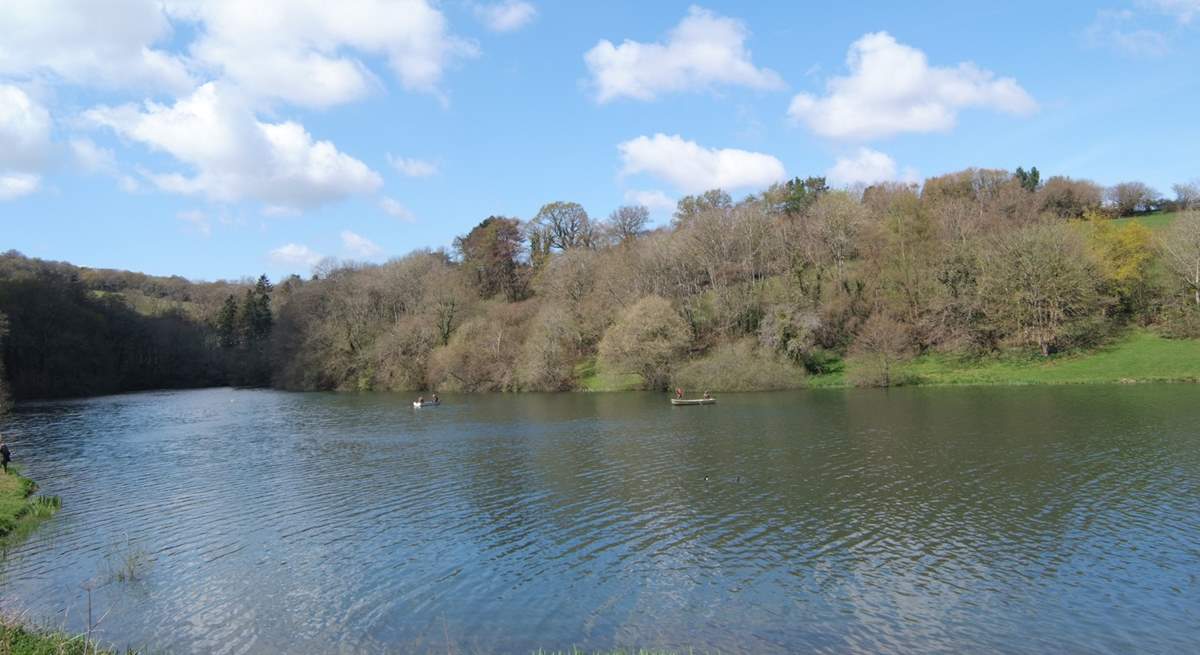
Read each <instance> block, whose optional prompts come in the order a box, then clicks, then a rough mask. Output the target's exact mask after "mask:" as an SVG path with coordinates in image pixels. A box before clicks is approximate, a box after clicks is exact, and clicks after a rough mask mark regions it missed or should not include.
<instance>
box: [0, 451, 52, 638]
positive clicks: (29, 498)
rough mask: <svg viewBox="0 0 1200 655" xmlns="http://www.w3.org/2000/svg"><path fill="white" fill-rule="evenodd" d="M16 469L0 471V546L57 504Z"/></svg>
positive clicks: (26, 530)
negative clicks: (37, 494) (40, 493)
mask: <svg viewBox="0 0 1200 655" xmlns="http://www.w3.org/2000/svg"><path fill="white" fill-rule="evenodd" d="M17 471H18V469H17V467H15V466H10V467H9V473H8V475H5V474H4V473H0V545H3V544H4V543H7V542H9V541H11V540H13V539H17V538H20V537H23V536H25V535H26V534H28V533H29V532H30V531H32V530H33V528H34V527H36V526H37V525H38V524H39V523H41V522H42V521H44V520H46V519H48V518H50V517H51V516H53V515H54V513H55V512H57V511H58V508H59V506H60V503H59V500H58V498H57V497H56V496H34V495H33V493H34V492H35V491H37V484H35V483H34V481H33V480H30V479H29V478H26V477H24V476H22V475H20V474H19V473H18V472H17ZM2 653H3V651H0V655H2Z"/></svg>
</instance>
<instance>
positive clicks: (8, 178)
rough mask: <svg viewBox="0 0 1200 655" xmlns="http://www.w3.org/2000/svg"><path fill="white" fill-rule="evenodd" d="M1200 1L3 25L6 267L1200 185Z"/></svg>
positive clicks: (63, 13) (46, 4)
mask: <svg viewBox="0 0 1200 655" xmlns="http://www.w3.org/2000/svg"><path fill="white" fill-rule="evenodd" d="M1198 37H1200V0H1124V1H1119V0H1118V1H1114V2H1111V3H1101V4H1093V3H1085V2H1059V3H1045V2H1037V3H1034V2H1012V3H882V2H880V3H873V4H864V5H863V6H859V7H855V8H854V9H846V8H845V7H842V6H834V5H828V4H826V5H812V6H804V5H803V4H802V3H791V2H789V3H783V2H780V3H767V2H761V3H735V2H705V3H700V4H692V3H687V2H666V1H658V2H652V3H647V2H615V1H609V2H604V3H584V2H549V1H545V0H528V1H521V0H504V1H502V2H471V1H465V0H464V1H450V0H445V1H443V2H433V1H431V0H395V1H388V0H345V1H344V2H340V3H320V2H311V3H310V2H290V3H289V2H285V1H284V0H269V1H263V2H258V3H243V2H235V1H232V0H229V1H226V0H220V1H213V2H198V1H195V0H120V1H116V0H114V1H113V2H105V3H98V2H92V1H90V0H15V1H14V0H9V1H8V2H5V3H4V4H3V6H0V44H2V47H0V230H2V235H3V238H0V248H2V249H8V248H15V249H17V250H20V251H22V252H24V253H25V254H27V255H30V256H36V257H41V258H46V259H57V260H66V261H71V262H73V263H77V264H80V265H86V266H102V267H113V268H127V269H132V270H140V271H145V272H148V273H154V274H180V275H184V276H187V277H190V278H194V279H215V278H238V277H242V276H251V275H257V274H258V273H261V272H266V273H268V274H269V275H271V276H272V277H279V276H281V275H283V274H286V273H290V272H300V273H306V272H307V271H308V270H309V269H310V267H311V265H312V263H313V262H314V261H316V260H317V259H318V258H319V257H323V256H329V257H337V258H351V259H366V260H372V261H382V260H384V259H386V258H387V257H389V256H397V255H401V254H404V253H406V252H408V251H410V250H412V249H415V248H421V247H432V248H438V247H448V246H449V245H450V243H451V241H452V240H453V238H454V236H455V235H458V234H463V233H465V232H466V231H468V230H469V229H470V228H471V227H472V226H473V225H475V224H477V223H478V222H479V221H480V220H482V219H483V218H485V217H487V216H488V215H490V214H504V215H510V216H518V217H521V218H529V217H531V216H532V215H533V214H535V213H536V212H537V209H538V208H539V207H540V206H541V205H542V204H543V203H545V202H549V201H552V200H572V201H576V202H580V203H581V204H583V205H584V207H585V208H587V210H588V211H589V213H590V214H592V215H593V216H596V217H603V216H605V215H607V214H608V213H609V212H610V211H612V210H613V209H614V208H615V207H617V206H619V205H621V204H627V203H631V202H643V203H645V204H647V205H648V206H650V207H651V209H652V211H653V213H654V215H655V216H656V217H657V219H658V220H660V221H662V220H666V218H667V216H669V213H670V209H669V208H670V204H671V202H673V201H674V200H675V199H677V198H679V197H680V196H682V195H684V194H687V193H693V192H696V191H699V190H703V189H704V188H708V187H710V186H716V185H721V186H724V187H727V188H728V190H730V191H731V192H733V194H734V195H735V196H741V195H745V194H747V193H753V192H755V191H758V190H760V189H761V188H763V187H765V186H766V185H768V184H770V182H772V181H774V180H778V179H781V178H783V177H792V176H807V175H829V176H830V177H831V178H833V181H834V182H835V183H836V184H845V185H848V184H853V183H855V182H863V183H866V182H870V181H874V180H879V179H897V180H920V179H923V178H924V177H927V176H931V175H937V174H941V173H945V172H949V171H954V170H959V169H962V168H965V167H967V166H987V167H1002V168H1009V169H1011V168H1015V167H1016V166H1019V165H1023V166H1026V167H1028V166H1030V165H1036V166H1037V167H1038V168H1039V169H1040V170H1041V171H1042V172H1043V176H1048V175H1055V174H1063V175H1069V176H1072V177H1082V178H1090V179H1093V180H1095V181H1097V182H1099V183H1101V184H1112V183H1115V182H1119V181H1123V180H1127V179H1136V180H1142V181H1145V182H1147V183H1149V184H1150V185H1151V186H1153V187H1155V188H1157V189H1158V190H1159V191H1161V192H1163V193H1164V194H1168V195H1169V194H1170V186H1171V185H1172V184H1173V183H1176V182H1184V181H1188V180H1191V179H1195V178H1197V177H1200V158H1197V156H1196V154H1195V152H1196V144H1198V143H1200V121H1198V120H1197V119H1196V116H1197V113H1196V108H1197V107H1198V106H1200V74H1198V73H1197V64H1198V63H1200V38H1198Z"/></svg>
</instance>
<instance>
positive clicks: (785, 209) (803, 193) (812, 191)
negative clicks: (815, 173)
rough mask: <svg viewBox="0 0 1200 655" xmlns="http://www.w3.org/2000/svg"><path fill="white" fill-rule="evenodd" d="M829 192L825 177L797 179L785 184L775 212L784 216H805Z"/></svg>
mask: <svg viewBox="0 0 1200 655" xmlns="http://www.w3.org/2000/svg"><path fill="white" fill-rule="evenodd" d="M828 192H829V185H828V184H827V183H826V182H825V178H824V177H806V178H804V179H803V180H802V179H800V178H798V177H796V178H792V179H790V180H788V181H787V182H784V183H783V186H782V188H781V189H779V196H778V197H779V200H778V203H777V204H776V205H775V207H774V208H773V210H774V211H775V212H777V213H783V214H803V213H804V212H806V211H808V208H809V207H811V206H812V205H813V203H815V202H816V201H817V200H818V199H819V198H820V197H821V196H822V195H824V194H825V193H828Z"/></svg>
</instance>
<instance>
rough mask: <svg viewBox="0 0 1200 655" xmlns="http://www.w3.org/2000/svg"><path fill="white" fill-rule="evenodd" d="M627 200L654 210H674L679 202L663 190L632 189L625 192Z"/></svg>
mask: <svg viewBox="0 0 1200 655" xmlns="http://www.w3.org/2000/svg"><path fill="white" fill-rule="evenodd" d="M625 202H630V203H633V204H635V205H641V206H643V207H645V208H646V209H649V210H650V211H652V212H662V211H672V210H674V209H675V206H676V204H678V202H677V201H676V200H674V199H673V198H671V197H670V196H668V195H667V194H665V193H663V192H662V191H637V190H633V189H630V190H629V191H626V192H625Z"/></svg>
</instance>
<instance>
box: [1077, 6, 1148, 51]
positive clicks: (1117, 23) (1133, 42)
mask: <svg viewBox="0 0 1200 655" xmlns="http://www.w3.org/2000/svg"><path fill="white" fill-rule="evenodd" d="M1134 16H1135V15H1134V13H1133V12H1132V11H1130V10H1128V9H1122V10H1113V9H1101V10H1099V11H1097V12H1096V19H1095V20H1093V21H1092V24H1091V25H1089V26H1088V28H1087V30H1085V31H1084V38H1085V39H1086V41H1087V43H1088V45H1090V46H1092V47H1095V48H1114V49H1116V50H1119V51H1121V52H1124V53H1126V54H1129V55H1133V56H1135V57H1159V56H1162V55H1165V54H1166V53H1167V50H1168V47H1167V37H1166V36H1165V35H1163V34H1162V33H1161V32H1156V31H1154V30H1151V29H1146V28H1138V27H1132V26H1130V21H1132V20H1133V19H1134Z"/></svg>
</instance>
